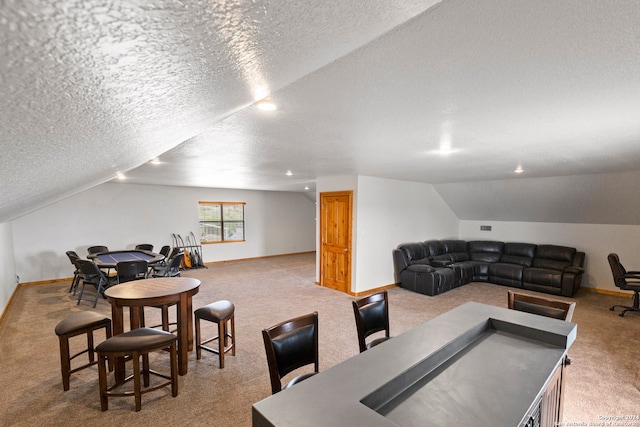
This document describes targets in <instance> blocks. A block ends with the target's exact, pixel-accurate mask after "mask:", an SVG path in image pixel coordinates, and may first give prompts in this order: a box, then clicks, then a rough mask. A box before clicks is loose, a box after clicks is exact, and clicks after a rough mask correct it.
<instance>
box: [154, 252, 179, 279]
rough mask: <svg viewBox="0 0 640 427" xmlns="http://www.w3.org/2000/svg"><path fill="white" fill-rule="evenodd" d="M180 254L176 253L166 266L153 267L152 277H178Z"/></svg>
mask: <svg viewBox="0 0 640 427" xmlns="http://www.w3.org/2000/svg"><path fill="white" fill-rule="evenodd" d="M182 256H183V254H182V252H178V254H177V255H175V256H174V257H173V258H171V259H170V260H169V263H168V264H167V265H158V266H154V267H153V273H152V276H153V277H177V276H180V263H181V262H182Z"/></svg>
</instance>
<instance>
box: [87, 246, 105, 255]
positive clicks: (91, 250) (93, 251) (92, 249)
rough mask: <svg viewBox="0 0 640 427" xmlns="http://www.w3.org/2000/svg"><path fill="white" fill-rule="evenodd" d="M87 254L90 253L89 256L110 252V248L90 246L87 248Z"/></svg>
mask: <svg viewBox="0 0 640 427" xmlns="http://www.w3.org/2000/svg"><path fill="white" fill-rule="evenodd" d="M87 252H88V253H89V255H91V254H99V253H102V252H109V248H108V247H106V246H89V247H88V248H87Z"/></svg>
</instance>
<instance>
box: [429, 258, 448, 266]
mask: <svg viewBox="0 0 640 427" xmlns="http://www.w3.org/2000/svg"><path fill="white" fill-rule="evenodd" d="M431 265H432V266H434V267H440V268H442V267H448V266H450V265H451V260H450V259H432V260H431Z"/></svg>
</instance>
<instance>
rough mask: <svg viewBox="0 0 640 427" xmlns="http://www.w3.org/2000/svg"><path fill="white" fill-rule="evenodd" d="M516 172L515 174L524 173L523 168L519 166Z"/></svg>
mask: <svg viewBox="0 0 640 427" xmlns="http://www.w3.org/2000/svg"><path fill="white" fill-rule="evenodd" d="M514 172H515V173H522V172H524V169H522V166H518V167H517V168H516V170H514Z"/></svg>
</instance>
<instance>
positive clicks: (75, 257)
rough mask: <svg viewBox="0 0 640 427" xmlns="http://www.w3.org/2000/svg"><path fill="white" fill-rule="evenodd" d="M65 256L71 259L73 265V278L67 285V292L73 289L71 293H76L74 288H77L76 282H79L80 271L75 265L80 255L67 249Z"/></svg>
mask: <svg viewBox="0 0 640 427" xmlns="http://www.w3.org/2000/svg"><path fill="white" fill-rule="evenodd" d="M65 253H66V254H67V258H69V261H71V264H72V265H73V268H74V271H73V280H72V281H71V286H69V292H71V291H73V295H75V294H76V289H78V283H80V279H81V277H82V273H80V269H78V267H77V266H76V261H78V260H79V259H80V256H79V255H78V254H77V253H76V252H75V251H67V252H65Z"/></svg>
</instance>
